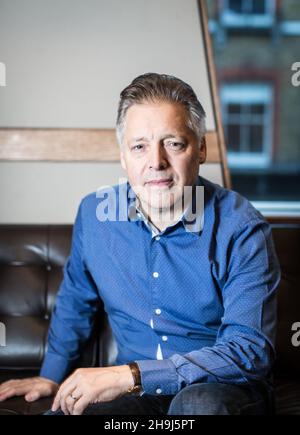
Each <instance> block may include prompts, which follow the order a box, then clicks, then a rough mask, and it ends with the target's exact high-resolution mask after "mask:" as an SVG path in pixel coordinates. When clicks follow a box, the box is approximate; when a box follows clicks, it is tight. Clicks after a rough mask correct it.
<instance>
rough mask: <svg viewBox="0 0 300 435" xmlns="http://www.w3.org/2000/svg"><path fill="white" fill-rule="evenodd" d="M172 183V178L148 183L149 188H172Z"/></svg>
mask: <svg viewBox="0 0 300 435" xmlns="http://www.w3.org/2000/svg"><path fill="white" fill-rule="evenodd" d="M171 183H172V179H171V178H160V179H158V180H150V181H147V183H146V184H147V185H149V186H153V187H154V186H157V187H162V186H170V185H171Z"/></svg>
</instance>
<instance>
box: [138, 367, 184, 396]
mask: <svg viewBox="0 0 300 435" xmlns="http://www.w3.org/2000/svg"><path fill="white" fill-rule="evenodd" d="M136 363H137V365H138V366H139V369H140V372H141V381H142V388H143V390H144V392H145V393H146V394H154V395H175V394H177V393H178V376H177V371H176V367H175V364H174V363H173V362H172V361H170V360H169V359H164V360H141V361H136Z"/></svg>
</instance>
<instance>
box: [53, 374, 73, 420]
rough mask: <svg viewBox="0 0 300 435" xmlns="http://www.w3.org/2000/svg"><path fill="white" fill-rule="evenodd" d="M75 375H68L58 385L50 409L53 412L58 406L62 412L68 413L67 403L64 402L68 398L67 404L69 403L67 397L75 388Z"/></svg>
mask: <svg viewBox="0 0 300 435" xmlns="http://www.w3.org/2000/svg"><path fill="white" fill-rule="evenodd" d="M75 379H76V378H75V376H74V375H72V376H70V377H69V378H68V379H67V380H66V381H65V382H64V383H63V384H62V385H61V387H60V389H59V390H58V392H57V394H56V396H55V399H54V402H53V405H52V408H51V410H52V411H53V412H55V411H57V410H58V409H59V408H61V410H62V411H63V413H64V414H66V415H68V414H69V411H68V405H67V403H66V400H67V399H68V404H69V403H70V400H69V397H70V395H71V393H72V391H74V390H75V388H76V380H75Z"/></svg>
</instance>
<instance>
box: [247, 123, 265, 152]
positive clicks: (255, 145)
mask: <svg viewBox="0 0 300 435" xmlns="http://www.w3.org/2000/svg"><path fill="white" fill-rule="evenodd" d="M249 151H250V152H253V153H259V152H260V153H261V152H262V151H263V126H262V125H251V126H250V143H249Z"/></svg>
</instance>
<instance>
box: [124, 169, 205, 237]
mask: <svg viewBox="0 0 300 435" xmlns="http://www.w3.org/2000/svg"><path fill="white" fill-rule="evenodd" d="M127 187H128V189H129V190H128V192H129V191H130V194H128V196H127V198H128V220H130V221H133V222H135V221H139V220H142V221H144V223H145V224H146V225H147V227H148V228H150V230H151V231H152V236H155V235H157V234H159V233H160V231H159V229H158V228H156V227H155V226H154V225H153V224H152V223H151V222H150V221H149V220H148V219H147V217H146V216H145V215H144V213H143V211H142V209H141V207H140V201H139V198H138V197H137V196H136V195H135V193H134V191H133V189H132V188H131V186H130V184H129V183H127ZM178 222H182V224H183V226H184V228H185V230H186V231H188V232H191V233H193V234H195V235H197V236H200V235H201V232H202V229H203V226H204V186H203V183H202V182H201V177H200V176H198V177H197V180H196V183H195V185H194V186H193V190H192V200H191V201H190V202H189V204H188V206H187V208H186V210H185V211H184V213H183V214H182V216H181V218H180V219H179V220H178V221H177V222H175V223H174V224H173V225H172V227H173V226H175V225H177V223H178ZM168 228H171V226H170V227H168Z"/></svg>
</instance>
